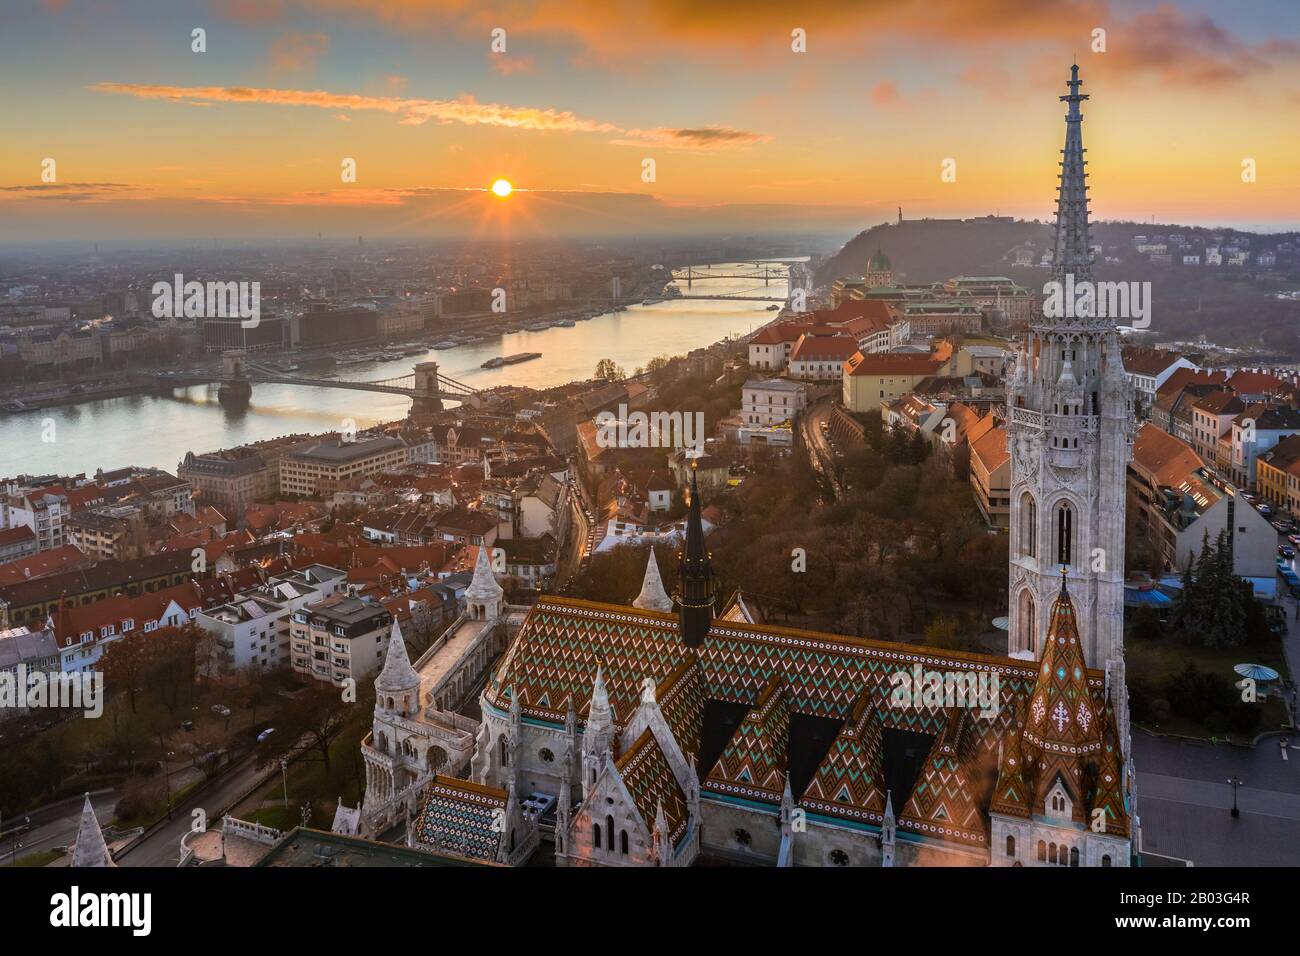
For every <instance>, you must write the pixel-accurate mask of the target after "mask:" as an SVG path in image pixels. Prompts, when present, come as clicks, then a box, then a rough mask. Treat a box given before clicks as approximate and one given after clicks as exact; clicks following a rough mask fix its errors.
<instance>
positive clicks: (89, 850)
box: [72, 794, 117, 866]
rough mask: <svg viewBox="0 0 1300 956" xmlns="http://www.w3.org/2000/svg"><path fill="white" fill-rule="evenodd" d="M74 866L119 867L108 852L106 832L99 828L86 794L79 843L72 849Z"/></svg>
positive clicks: (78, 832)
mask: <svg viewBox="0 0 1300 956" xmlns="http://www.w3.org/2000/svg"><path fill="white" fill-rule="evenodd" d="M72 865H73V866H117V864H116V863H114V862H113V855H112V854H111V853H109V852H108V844H107V843H105V842H104V831H103V830H101V829H100V828H99V820H98V818H97V817H96V816H95V808H94V807H92V806H91V805H90V794H86V802H85V805H84V806H83V807H82V808H81V826H80V827H78V828H77V842H76V843H75V844H73V847H72Z"/></svg>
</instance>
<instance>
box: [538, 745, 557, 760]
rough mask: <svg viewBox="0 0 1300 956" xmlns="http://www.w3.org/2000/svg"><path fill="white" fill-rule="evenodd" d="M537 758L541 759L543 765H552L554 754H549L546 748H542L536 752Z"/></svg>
mask: <svg viewBox="0 0 1300 956" xmlns="http://www.w3.org/2000/svg"><path fill="white" fill-rule="evenodd" d="M537 756H539V757H541V758H542V761H543V762H544V763H552V762H553V761H554V760H555V754H553V753H551V751H550V749H549V748H547V747H543V748H542V749H541V750H540V751H538V753H537Z"/></svg>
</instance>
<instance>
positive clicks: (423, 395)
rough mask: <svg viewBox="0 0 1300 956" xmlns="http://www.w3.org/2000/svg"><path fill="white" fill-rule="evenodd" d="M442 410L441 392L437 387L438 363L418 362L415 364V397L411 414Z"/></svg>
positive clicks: (433, 412)
mask: <svg viewBox="0 0 1300 956" xmlns="http://www.w3.org/2000/svg"><path fill="white" fill-rule="evenodd" d="M440 411H442V393H441V391H440V390H439V388H438V363H437V362H420V363H419V364H418V365H416V366H415V397H414V399H413V401H412V404H411V415H412V416H415V415H436V414H437V413H438V412H440Z"/></svg>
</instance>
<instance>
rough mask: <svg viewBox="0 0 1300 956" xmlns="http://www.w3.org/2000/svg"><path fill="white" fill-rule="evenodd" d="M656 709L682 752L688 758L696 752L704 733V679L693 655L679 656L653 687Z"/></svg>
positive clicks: (698, 750) (698, 749)
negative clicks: (673, 665) (657, 706)
mask: <svg viewBox="0 0 1300 956" xmlns="http://www.w3.org/2000/svg"><path fill="white" fill-rule="evenodd" d="M656 697H657V699H658V701H659V709H660V710H661V711H662V712H663V715H664V720H666V721H667V722H668V728H669V729H670V730H671V731H672V732H673V738H674V739H675V740H676V741H677V746H679V747H680V748H681V749H682V753H683V754H684V755H686V758H687V759H688V760H689V759H690V758H691V756H693V755H695V754H698V753H699V752H700V738H701V736H702V734H703V732H704V681H703V680H701V678H700V667H699V663H698V662H697V661H696V659H695V655H694V654H689V655H687V656H686V657H684V658H682V661H681V663H680V664H678V665H677V666H676V667H675V668H673V670H672V671H671V672H670V673H669V674H668V676H667V677H666V678H664V682H663V684H661V685H660V686H659V687H657V688H656Z"/></svg>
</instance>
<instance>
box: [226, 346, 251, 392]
mask: <svg viewBox="0 0 1300 956" xmlns="http://www.w3.org/2000/svg"><path fill="white" fill-rule="evenodd" d="M247 358H248V353H247V352H245V351H244V350H243V349H231V350H230V351H227V352H222V353H221V371H222V372H223V373H224V375H225V378H226V381H224V382H222V383H221V386H220V387H219V388H218V389H217V401H218V402H220V403H221V404H222V405H247V404H248V400H249V399H251V398H252V397H253V383H252V382H250V381H249V380H248V378H247V377H246V376H245V375H244V362H245V361H246V360H247Z"/></svg>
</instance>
